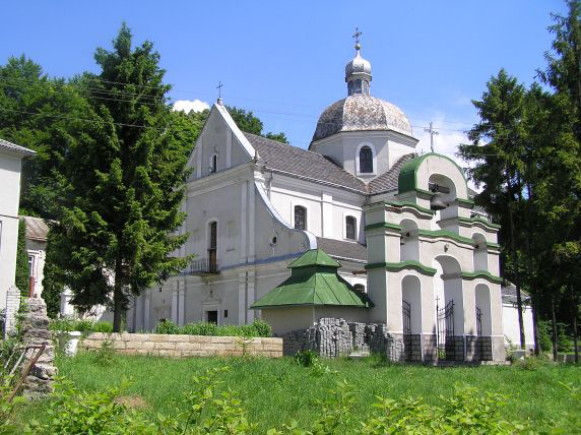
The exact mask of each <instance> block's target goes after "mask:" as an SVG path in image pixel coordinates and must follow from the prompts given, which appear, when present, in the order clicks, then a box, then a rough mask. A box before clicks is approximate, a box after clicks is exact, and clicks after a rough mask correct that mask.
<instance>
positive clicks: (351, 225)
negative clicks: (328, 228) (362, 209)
mask: <svg viewBox="0 0 581 435" xmlns="http://www.w3.org/2000/svg"><path fill="white" fill-rule="evenodd" d="M345 238H347V239H350V240H356V239H357V219H355V218H354V217H353V216H347V217H346V218H345Z"/></svg>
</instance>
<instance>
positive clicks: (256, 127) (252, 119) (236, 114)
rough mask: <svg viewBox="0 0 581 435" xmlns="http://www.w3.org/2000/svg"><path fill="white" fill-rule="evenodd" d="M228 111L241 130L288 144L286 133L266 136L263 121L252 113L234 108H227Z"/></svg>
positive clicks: (270, 133)
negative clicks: (263, 130)
mask: <svg viewBox="0 0 581 435" xmlns="http://www.w3.org/2000/svg"><path fill="white" fill-rule="evenodd" d="M226 109H227V110H228V113H230V116H231V117H232V119H233V120H234V122H235V123H236V125H237V126H238V128H239V129H240V130H242V131H245V132H247V133H252V134H256V135H258V136H263V137H266V138H268V139H272V140H275V141H277V142H282V143H288V139H287V137H286V135H285V134H284V133H272V132H268V133H266V134H264V133H263V132H262V129H263V127H264V125H263V123H262V121H261V120H260V119H259V118H257V117H256V116H254V114H253V113H252V111H246V110H244V109H239V108H237V107H233V106H226Z"/></svg>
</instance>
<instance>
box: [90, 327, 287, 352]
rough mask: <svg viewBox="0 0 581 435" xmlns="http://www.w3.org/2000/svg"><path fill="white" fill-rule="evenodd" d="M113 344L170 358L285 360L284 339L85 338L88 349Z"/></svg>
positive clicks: (116, 347)
mask: <svg viewBox="0 0 581 435" xmlns="http://www.w3.org/2000/svg"><path fill="white" fill-rule="evenodd" d="M104 343H110V344H111V348H112V349H114V350H115V352H117V353H122V354H126V355H153V356H167V357H173V358H178V357H196V356H249V355H251V356H263V357H268V358H280V357H282V339H281V338H274V337H269V338H264V337H260V338H244V337H214V336H202V335H170V334H129V333H126V332H124V333H121V334H106V333H101V332H95V333H93V334H91V335H89V336H87V337H85V338H84V339H83V341H82V342H81V344H80V347H81V348H82V349H85V350H97V349H100V348H101V347H102V346H103V344H104Z"/></svg>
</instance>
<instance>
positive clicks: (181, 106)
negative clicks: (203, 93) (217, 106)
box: [173, 99, 210, 113]
mask: <svg viewBox="0 0 581 435" xmlns="http://www.w3.org/2000/svg"><path fill="white" fill-rule="evenodd" d="M209 108H210V105H209V104H208V103H206V102H205V101H201V100H198V99H196V100H194V101H191V100H178V101H176V102H175V103H173V110H175V111H178V110H181V111H182V112H186V113H190V112H191V111H192V110H193V111H194V112H202V111H204V110H206V109H209Z"/></svg>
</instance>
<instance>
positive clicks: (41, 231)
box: [22, 216, 48, 242]
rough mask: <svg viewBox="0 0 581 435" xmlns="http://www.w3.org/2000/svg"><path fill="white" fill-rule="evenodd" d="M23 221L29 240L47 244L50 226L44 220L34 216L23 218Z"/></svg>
mask: <svg viewBox="0 0 581 435" xmlns="http://www.w3.org/2000/svg"><path fill="white" fill-rule="evenodd" d="M22 219H24V223H25V224H26V238H27V239H28V240H38V241H41V242H46V239H47V236H48V226H47V225H46V223H45V222H44V220H43V219H41V218H37V217H32V216H22Z"/></svg>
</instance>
